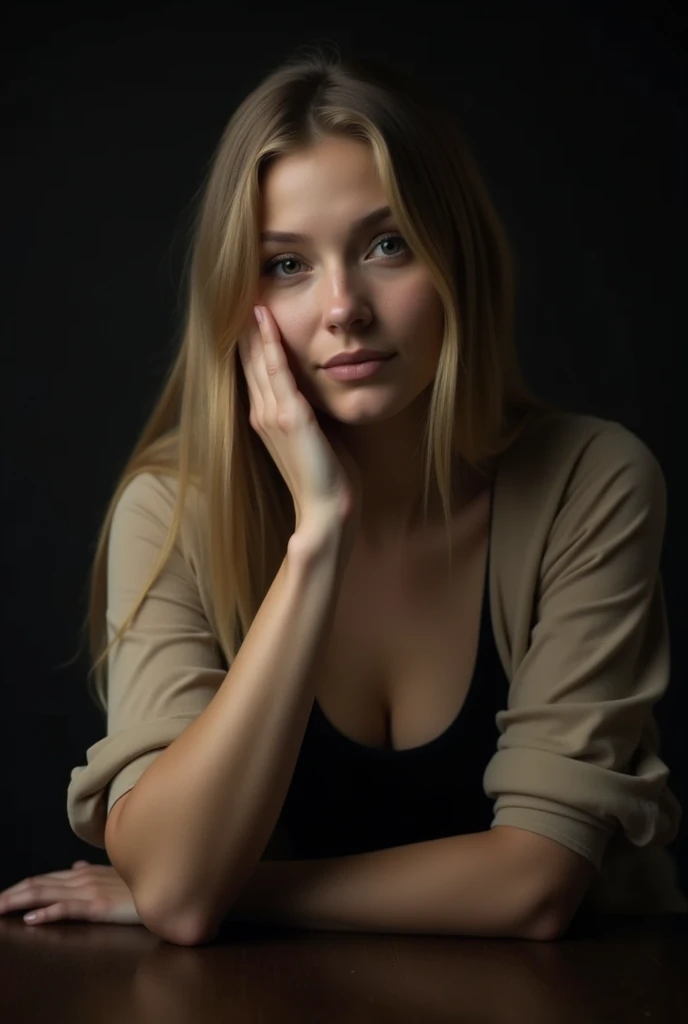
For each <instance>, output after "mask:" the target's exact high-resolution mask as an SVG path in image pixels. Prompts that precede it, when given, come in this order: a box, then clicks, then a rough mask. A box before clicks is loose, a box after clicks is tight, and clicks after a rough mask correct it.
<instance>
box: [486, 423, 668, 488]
mask: <svg viewBox="0 0 688 1024" xmlns="http://www.w3.org/2000/svg"><path fill="white" fill-rule="evenodd" d="M621 466H634V467H637V468H639V469H641V470H642V469H645V468H649V469H650V470H651V471H652V472H656V470H657V469H658V468H659V463H658V460H657V458H656V456H655V455H654V453H653V452H652V450H651V449H650V447H649V446H648V444H647V443H646V442H645V441H643V440H642V438H641V437H639V435H638V434H636V433H635V432H634V431H632V430H630V429H629V428H628V427H626V426H625V425H624V424H623V423H620V422H619V421H617V420H612V419H606V418H604V417H601V416H593V415H589V414H585V413H576V412H569V411H565V410H557V411H554V412H549V411H548V412H546V413H543V414H541V415H538V416H535V417H533V418H532V419H531V420H530V421H529V422H528V423H527V424H526V426H525V427H524V429H523V430H522V431H521V432H520V434H519V435H518V437H517V438H516V440H515V441H514V443H513V444H512V445H511V446H510V447H509V448H508V449H507V450H506V451H505V452H504V453H503V454H502V455H501V456H500V460H499V466H498V469H499V471H498V477H501V481H502V484H503V487H504V488H505V489H508V491H509V493H511V492H516V491H522V490H523V487H524V486H525V485H530V486H531V490H530V492H529V493H532V491H533V489H534V485H535V484H537V483H538V482H539V484H540V488H541V487H547V485H550V486H553V487H556V485H557V482H559V481H564V480H570V479H571V477H573V476H576V475H580V474H594V473H596V472H599V473H601V474H606V473H607V474H608V473H613V472H615V471H616V470H618V469H619V468H620V467H621ZM660 472H661V471H660ZM540 488H537V489H538V490H539V489H540ZM524 497H527V494H526V495H524Z"/></svg>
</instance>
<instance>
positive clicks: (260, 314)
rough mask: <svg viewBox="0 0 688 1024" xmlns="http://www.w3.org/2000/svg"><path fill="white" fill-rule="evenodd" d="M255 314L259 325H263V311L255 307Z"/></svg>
mask: <svg viewBox="0 0 688 1024" xmlns="http://www.w3.org/2000/svg"><path fill="white" fill-rule="evenodd" d="M253 312H254V313H255V314H256V320H257V321H258V323H259V324H262V322H263V311H262V309H261V308H260V306H254V307H253Z"/></svg>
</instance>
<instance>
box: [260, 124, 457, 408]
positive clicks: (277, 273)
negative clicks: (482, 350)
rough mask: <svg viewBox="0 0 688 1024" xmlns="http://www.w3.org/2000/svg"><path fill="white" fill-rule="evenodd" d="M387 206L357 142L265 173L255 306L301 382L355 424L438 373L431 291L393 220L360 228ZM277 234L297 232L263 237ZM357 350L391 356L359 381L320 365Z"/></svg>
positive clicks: (397, 404) (436, 306) (307, 154)
mask: <svg viewBox="0 0 688 1024" xmlns="http://www.w3.org/2000/svg"><path fill="white" fill-rule="evenodd" d="M384 206H387V199H386V196H385V194H384V191H383V189H382V186H381V183H380V181H379V178H378V175H377V172H376V170H375V166H374V163H373V158H372V155H371V152H370V150H369V148H368V146H367V145H366V144H365V143H362V142H358V141H357V140H353V139H345V138H329V139H327V140H325V141H323V142H319V143H318V144H317V145H316V146H314V147H312V148H310V149H308V150H306V151H301V152H300V153H298V154H291V155H289V156H284V157H280V158H278V159H277V160H276V161H275V162H274V163H273V164H272V165H271V166H270V167H269V168H268V169H267V171H266V175H265V180H264V187H263V192H262V202H261V225H260V227H261V271H260V274H261V276H260V297H259V299H258V302H259V304H261V305H265V306H267V307H268V308H269V310H270V312H271V313H272V316H273V317H274V319H275V321H276V323H277V326H278V327H279V329H280V332H281V335H282V339H283V343H284V348H285V353H286V356H287V360H288V362H289V366H290V368H291V370H292V373H293V374H294V378H295V380H296V384H297V387H298V388H299V390H300V391H302V392H303V394H304V395H305V397H306V398H307V400H308V401H309V402H310V404H311V405H312V406H313V407H314V408H315V409H320V410H322V411H324V412H325V413H327V414H328V415H330V416H331V417H333V418H334V419H336V420H339V421H340V422H342V423H349V424H351V425H355V424H361V425H362V424H364V423H371V422H377V421H380V420H384V419H388V418H390V417H392V416H394V415H395V414H397V413H399V412H401V411H402V410H403V409H405V408H406V407H407V406H408V405H409V404H410V403H411V402H412V401H413V400H414V399H415V398H417V397H418V395H420V393H421V392H422V391H424V390H425V389H426V388H427V386H428V385H429V384H430V383H431V382H432V380H433V379H434V376H435V373H436V370H437V363H438V359H439V354H440V350H441V346H442V336H443V329H444V311H443V308H442V304H441V300H440V297H439V294H438V293H437V291H436V289H435V287H434V284H433V282H432V280H431V278H430V274H429V272H428V270H427V269H426V267H424V266H423V265H422V264H421V263H420V262H419V260H418V259H417V258H416V257H415V256H414V255H413V253H411V251H410V249H409V246H408V243H407V242H406V240H405V239H404V238H403V236H402V235H400V234H399V233H398V231H396V227H397V225H396V223H395V220H394V218H393V217H392V216H391V215H389V214H388V215H387V216H384V217H383V218H381V219H379V220H376V221H375V223H372V224H368V225H367V226H361V227H357V226H356V222H357V221H359V220H360V219H361V218H363V217H365V216H366V215H367V214H370V213H371V212H372V211H375V210H377V209H379V208H380V207H384ZM275 232H281V233H295V234H300V235H303V236H304V238H303V239H299V240H293V239H292V240H284V239H283V240H277V241H275V240H272V239H270V238H269V237H268V238H266V239H265V240H262V238H263V235H269V233H275ZM385 235H388V236H391V237H388V238H386V239H385V237H384V236H385ZM361 347H366V348H371V349H374V350H375V351H381V352H390V351H393V352H394V353H395V356H394V358H393V359H391V360H390V361H389V362H388V363H387V364H385V366H384V367H383V368H382V370H381V371H380V372H378V373H377V374H375V375H374V376H372V377H369V378H367V379H364V380H358V381H355V382H351V381H341V380H334V379H332V378H331V377H329V375H328V374H327V373H326V372H325V371H324V370H323V364H324V363H326V362H327V361H328V360H329V359H330V358H331V357H332V356H334V355H336V354H338V353H340V352H343V351H351V350H354V349H358V348H361Z"/></svg>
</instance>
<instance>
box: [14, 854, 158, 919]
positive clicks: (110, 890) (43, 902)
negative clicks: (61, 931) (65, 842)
mask: <svg viewBox="0 0 688 1024" xmlns="http://www.w3.org/2000/svg"><path fill="white" fill-rule="evenodd" d="M13 910H26V911H29V910H30V911H32V912H33V913H34V914H35V915H36V916H35V918H34V919H33V920H27V918H26V915H24V920H25V921H26V923H27V924H46V923H48V922H50V921H64V920H74V921H102V922H104V923H108V924H141V923H142V922H141V919H140V917H139V915H138V913H137V910H136V907H135V906H134V899H133V896H132V895H131V891H130V890H129V889H128V888H127V886H126V885H125V883H124V882H123V880H122V879H121V878H120V876H119V875H118V874H117V872H116V871H115V869H114V868H113V867H112V866H111V865H110V864H89V863H88V861H86V860H77V861H75V862H74V864H73V865H72V867H71V869H70V870H68V871H51V872H49V873H48V874H46V875H36V876H35V878H25V879H24V880H23V881H21V882H17V884H16V885H12V886H10V888H9V889H5V890H4V891H3V892H0V914H6V913H10V912H11V911H13Z"/></svg>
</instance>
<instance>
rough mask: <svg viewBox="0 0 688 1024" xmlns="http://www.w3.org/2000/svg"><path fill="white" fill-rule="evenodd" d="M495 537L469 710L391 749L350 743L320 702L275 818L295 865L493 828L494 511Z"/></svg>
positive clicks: (500, 684) (499, 691) (501, 680)
mask: <svg viewBox="0 0 688 1024" xmlns="http://www.w3.org/2000/svg"><path fill="white" fill-rule="evenodd" d="M489 533H490V537H489V539H488V556H487V561H486V570H485V580H484V583H483V600H482V613H481V619H480V636H479V641H478V652H477V657H476V663H475V669H474V673H473V677H472V680H471V684H470V687H469V690H468V694H467V696H466V700H465V701H464V704H463V707H462V708H461V709H460V711H459V713H458V714H457V716H456V718H455V719H454V721H453V722H452V723H451V725H450V726H449V727H448V728H447V729H446V730H445V731H444V732H443V733H442V734H441V735H440V736H437V737H436V738H435V739H434V740H431V741H430V742H429V743H425V744H423V745H422V746H419V747H411V748H408V749H406V750H392V749H380V748H377V747H369V746H364V745H362V744H360V743H357V742H356V741H355V740H352V739H350V738H349V737H347V736H344V735H343V734H342V733H341V732H339V730H338V729H336V728H335V727H334V726H333V725H332V723H331V722H330V721H329V719H328V718H326V716H325V715H324V714H323V711H322V709H321V707H320V705H319V704H318V701H317V700H315V701H314V703H313V708H312V711H311V715H310V718H309V720H308V725H307V727H306V731H305V734H304V738H303V742H302V744H301V750H300V752H299V757H298V760H297V762H296V767H295V769H294V775H293V777H292V780H291V784H290V787H289V790H288V792H287V796H286V799H285V803H284V806H283V808H282V812H281V814H280V818H279V827H280V830H283V831H284V833H285V836H286V837H287V838H288V840H289V844H290V846H291V847H292V854H291V855H292V857H294V858H317V857H336V856H344V855H346V854H353V853H363V852H365V851H368V850H377V849H383V848H385V847H390V846H402V845H405V844H407V843H418V842H423V841H425V840H429V839H439V838H441V837H443V836H450V835H457V834H459V833H470V832H483V831H487V830H488V829H489V827H490V824H491V822H492V818H493V804H494V801H493V800H488V798H487V797H486V796H485V793H484V791H483V786H482V777H483V773H484V771H485V768H486V767H487V763H488V761H489V760H490V758H491V757H492V755H493V754H494V752H495V750H496V749H497V739H498V736H499V733H498V730H497V725H496V722H495V716H496V714H497V712H498V711H500V710H501V709H502V708H504V707H506V700H507V693H508V687H509V683H508V679H507V677H506V675H505V673H504V670H503V668H502V665H501V662H500V660H499V655H498V653H497V649H496V646H495V641H494V635H493V632H492V622H491V619H490V592H489V579H490V576H489V571H490V547H491V533H492V503H491V504H490V528H489Z"/></svg>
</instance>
